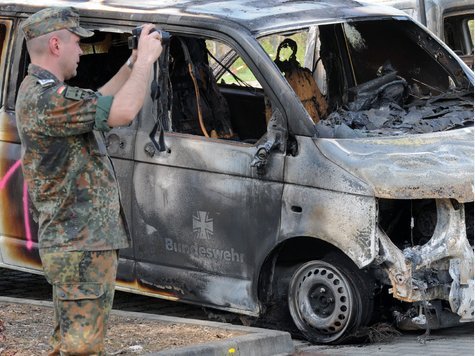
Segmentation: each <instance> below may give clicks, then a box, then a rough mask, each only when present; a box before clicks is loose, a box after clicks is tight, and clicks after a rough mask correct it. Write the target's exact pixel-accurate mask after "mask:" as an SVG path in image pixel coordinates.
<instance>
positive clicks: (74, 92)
mask: <svg viewBox="0 0 475 356" xmlns="http://www.w3.org/2000/svg"><path fill="white" fill-rule="evenodd" d="M91 93H93V91H91V90H87V89H81V88H78V87H69V86H68V87H66V90H64V91H63V96H64V97H65V98H66V99H71V100H82V99H84V98H85V97H86V96H88V95H91Z"/></svg>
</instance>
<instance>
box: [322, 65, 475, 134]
mask: <svg viewBox="0 0 475 356" xmlns="http://www.w3.org/2000/svg"><path fill="white" fill-rule="evenodd" d="M388 68H389V69H388ZM378 75H379V76H378V77H377V78H376V79H373V80H371V81H369V82H367V83H363V84H361V85H359V86H356V87H354V88H352V89H350V90H349V91H348V92H349V98H350V99H349V102H348V104H346V105H345V106H343V107H341V108H339V109H337V110H336V111H334V112H333V113H331V114H330V115H329V116H328V117H327V119H326V120H322V121H320V122H319V123H318V124H317V125H316V127H317V131H318V134H319V136H320V137H326V138H358V137H374V136H387V135H391V136H396V135H405V134H420V133H429V132H439V131H446V130H451V129H454V128H460V127H464V126H469V125H470V126H471V125H473V121H474V119H473V94H472V91H471V89H470V90H468V89H467V90H461V89H459V88H457V89H452V90H449V91H447V92H442V91H440V92H441V94H439V95H434V96H433V95H432V94H428V95H427V94H426V95H424V94H422V93H423V90H422V89H423V87H424V83H417V82H414V83H413V84H411V85H409V84H408V82H407V81H406V80H405V79H404V78H401V77H399V76H398V75H397V72H396V71H395V70H392V68H391V67H390V66H388V67H386V68H382V70H381V72H380V73H378ZM421 87H422V88H421ZM431 89H432V90H436V88H431Z"/></svg>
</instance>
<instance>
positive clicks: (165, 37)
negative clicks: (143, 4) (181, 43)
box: [129, 27, 171, 49]
mask: <svg viewBox="0 0 475 356" xmlns="http://www.w3.org/2000/svg"><path fill="white" fill-rule="evenodd" d="M155 31H157V32H158V33H159V34H160V37H161V38H162V45H164V46H165V45H167V44H168V43H170V38H171V35H170V32H167V31H162V30H158V29H156V28H152V30H151V31H150V33H152V32H155ZM141 32H142V27H136V28H134V29H133V30H132V36H130V37H129V49H137V46H138V44H139V38H140V33H141Z"/></svg>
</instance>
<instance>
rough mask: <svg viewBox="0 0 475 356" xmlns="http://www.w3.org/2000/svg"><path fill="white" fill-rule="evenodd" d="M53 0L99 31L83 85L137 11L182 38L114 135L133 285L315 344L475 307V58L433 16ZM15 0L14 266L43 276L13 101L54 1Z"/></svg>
mask: <svg viewBox="0 0 475 356" xmlns="http://www.w3.org/2000/svg"><path fill="white" fill-rule="evenodd" d="M49 5H51V6H53V5H55V6H74V7H75V8H76V9H77V10H78V12H79V13H80V15H81V21H82V25H81V26H83V27H85V28H88V29H90V30H92V31H94V36H93V37H91V38H88V39H85V40H83V41H82V44H81V45H82V48H83V51H84V55H83V56H82V57H81V62H80V65H79V67H78V73H77V76H76V77H75V78H73V79H71V80H70V81H69V82H68V84H69V85H71V86H78V87H81V88H89V89H93V90H95V89H97V88H99V87H100V86H101V85H102V84H104V83H105V82H106V81H107V80H108V79H109V78H110V77H111V76H112V75H113V74H114V73H115V72H116V71H117V70H118V68H119V67H120V66H122V65H123V64H124V63H125V62H126V60H127V58H128V57H129V55H130V49H129V47H128V39H129V37H130V36H131V34H132V30H133V29H134V28H135V27H137V26H140V25H142V24H144V23H154V24H155V25H156V27H157V29H158V30H161V31H166V32H168V33H169V34H170V36H171V38H170V43H169V44H168V45H167V46H165V47H164V51H163V53H162V56H161V57H160V60H159V63H157V66H156V70H154V71H153V74H152V76H153V77H154V78H150V82H151V83H152V84H153V83H156V85H155V87H154V88H152V85H151V88H150V91H151V92H152V91H153V92H154V93H157V92H158V94H157V95H150V96H148V99H147V100H146V103H145V105H144V107H143V109H142V110H141V112H140V113H139V114H138V117H137V118H136V119H135V120H134V121H133V123H132V124H131V125H130V126H126V127H119V128H114V129H112V130H111V131H110V132H107V133H106V134H105V137H104V142H105V144H106V146H107V149H108V152H109V154H110V156H111V158H112V161H113V163H114V167H115V169H116V174H117V177H118V180H119V183H120V188H121V194H122V204H123V209H124V211H125V214H126V216H127V220H128V224H129V226H130V230H131V234H132V241H133V245H132V247H130V248H128V249H124V250H122V251H121V252H120V265H119V271H118V277H117V278H118V285H117V288H118V289H120V290H123V291H128V292H132V293H139V294H144V295H148V296H154V297H157V298H164V299H168V300H175V301H178V302H184V303H192V304H197V305H201V306H204V307H211V308H217V309H221V310H225V311H228V312H233V313H237V314H243V315H246V316H248V317H249V319H250V320H261V319H262V318H266V317H267V318H268V320H271V319H272V320H274V321H276V323H275V325H277V327H280V326H279V325H284V324H283V323H282V324H281V323H279V321H284V320H286V318H289V319H290V320H292V321H293V324H294V326H292V327H293V328H295V327H296V328H295V330H298V332H300V333H301V334H303V335H304V336H305V337H306V338H308V339H309V340H311V341H312V342H315V343H339V342H344V341H346V340H348V339H349V338H351V337H352V336H354V335H358V334H359V333H360V331H361V330H362V329H364V327H365V326H366V325H369V324H371V323H375V322H378V321H381V320H383V321H389V322H395V323H397V325H398V326H399V327H400V328H402V329H418V328H421V329H426V328H440V327H448V326H453V325H458V324H459V323H462V322H473V313H474V306H473V293H474V285H473V200H474V199H473V184H474V178H473V172H474V163H473V154H474V152H473V146H474V142H473V137H474V130H473V72H472V71H471V70H470V69H469V68H468V67H467V66H466V64H464V63H463V61H462V60H461V59H460V58H459V57H458V56H457V55H456V54H455V53H454V52H453V51H452V50H451V49H449V47H448V46H447V45H446V44H444V43H443V42H442V41H441V40H440V39H438V38H436V37H435V36H434V35H433V34H431V33H429V32H428V31H427V30H426V29H425V27H423V26H421V25H420V24H419V23H417V22H415V21H414V20H412V19H411V18H410V17H409V16H408V15H407V14H405V13H404V12H401V11H399V10H396V9H391V8H389V7H385V8H382V7H378V6H376V5H367V4H364V3H360V2H357V1H352V0H331V1H324V0H322V1H284V0H260V1H254V0H244V1H243V0H239V1H238V0H229V1H215V0H204V1H186V0H173V1H171V0H170V1H168V0H162V1H140V2H132V1H130V2H127V1H115V0H107V1H101V2H98V1H94V2H67V1H51V2H49ZM0 8H1V13H0V50H1V53H0V71H1V76H0V88H1V91H0V107H1V108H0V265H1V266H2V267H4V268H11V269H16V270H21V271H28V272H31V273H42V270H41V261H40V259H39V255H38V249H37V246H38V244H37V243H38V237H37V222H36V216H35V212H34V209H33V207H32V206H31V203H30V201H29V197H28V191H27V189H26V187H25V183H24V181H23V177H22V173H21V166H20V154H21V146H20V140H19V137H18V132H17V128H16V124H15V112H14V107H15V100H16V95H17V90H18V87H19V84H20V82H21V81H22V79H23V77H24V76H25V75H26V71H27V67H28V64H29V57H28V54H27V51H26V48H25V40H24V37H23V34H22V32H21V30H20V26H21V23H22V22H23V21H25V19H26V18H27V17H28V16H29V15H30V14H32V13H34V12H36V11H38V10H40V9H41V6H38V4H36V3H35V2H33V1H22V2H15V1H12V2H10V1H7V2H5V1H2V2H1V3H0ZM153 79H156V80H153ZM157 88H158V89H157Z"/></svg>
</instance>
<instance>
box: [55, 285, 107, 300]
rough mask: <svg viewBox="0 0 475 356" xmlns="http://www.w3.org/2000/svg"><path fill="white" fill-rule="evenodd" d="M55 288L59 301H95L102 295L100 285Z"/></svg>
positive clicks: (102, 289)
mask: <svg viewBox="0 0 475 356" xmlns="http://www.w3.org/2000/svg"><path fill="white" fill-rule="evenodd" d="M55 287H56V297H58V299H59V300H83V299H97V298H100V297H101V296H102V295H103V294H104V287H103V285H102V284H101V283H90V282H85V283H75V284H56V286H55Z"/></svg>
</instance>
